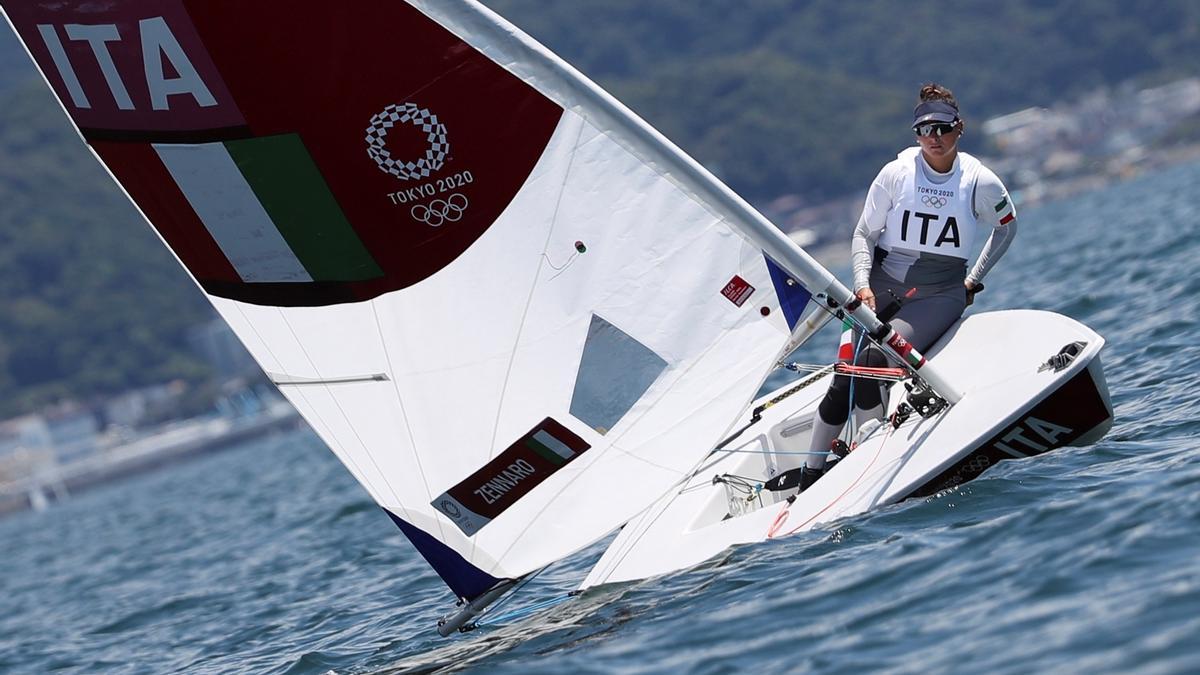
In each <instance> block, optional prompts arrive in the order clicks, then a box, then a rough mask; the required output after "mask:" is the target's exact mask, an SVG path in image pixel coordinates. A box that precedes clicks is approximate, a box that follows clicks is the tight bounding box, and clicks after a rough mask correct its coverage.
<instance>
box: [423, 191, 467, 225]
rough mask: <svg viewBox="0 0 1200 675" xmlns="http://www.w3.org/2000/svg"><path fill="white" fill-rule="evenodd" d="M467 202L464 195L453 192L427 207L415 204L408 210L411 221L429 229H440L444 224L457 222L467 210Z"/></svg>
mask: <svg viewBox="0 0 1200 675" xmlns="http://www.w3.org/2000/svg"><path fill="white" fill-rule="evenodd" d="M468 205H469V202H468V201H467V198H466V196H465V195H462V194H459V193H457V192H455V193H454V194H452V195H450V196H449V197H447V198H446V199H435V200H433V201H432V202H429V205H428V206H426V205H424V204H417V205H416V206H414V207H412V209H410V210H409V213H410V214H412V217H413V220H416V221H417V222H419V223H425V224H426V225H428V226H430V227H441V226H442V225H444V224H445V223H456V222H458V221H459V220H460V219H461V218H462V216H463V213H464V212H465V211H466V210H467V206H468Z"/></svg>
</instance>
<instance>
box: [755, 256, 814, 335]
mask: <svg viewBox="0 0 1200 675" xmlns="http://www.w3.org/2000/svg"><path fill="white" fill-rule="evenodd" d="M763 258H765V259H766V261H767V271H769V272H770V273H771V283H772V284H773V285H774V286H775V295H777V296H779V308H780V309H781V310H782V311H783V317H784V318H785V319H787V324H788V328H790V329H792V330H796V324H798V323H800V317H801V316H803V315H804V306H805V305H807V304H808V301H809V300H812V292H811V291H809V290H808V289H807V288H805V287H804V286H801V285H800V282H799V281H797V280H796V279H793V278H792V277H791V276H789V275H788V273H787V272H785V271H784V270H783V268H782V267H780V266H779V265H777V264H775V261H774V260H771V258H770V256H765V255H764V256H763Z"/></svg>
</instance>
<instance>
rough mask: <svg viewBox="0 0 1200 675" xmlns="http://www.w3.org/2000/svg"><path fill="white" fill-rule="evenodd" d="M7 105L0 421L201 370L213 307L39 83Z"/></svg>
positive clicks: (1, 207)
mask: <svg viewBox="0 0 1200 675" xmlns="http://www.w3.org/2000/svg"><path fill="white" fill-rule="evenodd" d="M2 96H3V100H4V104H3V105H0V364H2V367H0V416H3V415H9V414H15V413H18V412H21V411H25V410H29V409H31V408H34V407H36V406H38V405H40V404H43V403H46V402H49V401H52V400H54V399H56V398H67V397H81V398H87V397H90V396H94V395H102V394H105V393H112V392H118V391H121V390H123V389H126V388H128V387H132V386H138V385H142V384H151V383H157V382H163V381H165V380H168V379H172V378H175V377H195V376H198V375H200V374H202V373H203V372H204V370H205V366H204V365H203V364H201V363H200V362H199V360H198V359H197V358H195V357H194V356H193V355H192V353H191V352H190V351H189V350H188V348H187V341H186V331H187V329H188V328H189V327H191V326H193V325H195V324H197V323H199V322H200V321H202V320H204V319H205V318H207V317H209V316H211V309H209V307H208V303H207V302H206V301H205V300H204V299H203V297H202V296H201V295H200V292H199V291H198V290H197V289H196V288H195V286H194V284H192V282H191V281H189V280H188V278H187V276H186V274H185V273H184V272H183V270H182V268H180V267H179V264H178V263H177V262H175V259H174V258H173V257H172V256H171V254H170V253H169V252H168V251H167V249H166V248H165V247H163V245H162V244H161V243H160V242H159V240H158V238H157V236H156V235H155V234H154V233H153V232H152V231H151V230H150V228H149V227H148V226H147V225H146V224H145V223H144V222H143V221H142V219H141V217H140V216H139V215H138V214H137V211H136V210H134V208H133V206H132V205H131V204H130V203H129V201H128V200H127V199H126V198H125V196H124V195H123V194H121V192H120V191H119V190H118V189H117V188H116V186H115V184H114V183H113V181H112V179H111V178H109V177H108V174H107V173H106V172H105V171H104V169H103V168H102V167H101V166H100V164H99V163H98V162H97V161H96V160H95V159H93V158H92V156H91V154H90V153H89V152H88V151H87V148H86V146H84V144H83V141H82V140H80V139H79V137H78V136H77V135H76V134H75V131H74V130H73V129H72V128H71V127H70V126H69V125H68V123H67V121H66V116H65V114H64V113H63V112H62V110H61V109H60V108H59V107H58V104H57V103H55V102H54V100H53V99H52V98H51V96H50V92H49V90H47V89H46V88H45V86H44V85H43V84H42V82H41V81H40V80H38V81H26V82H25V83H24V84H23V85H20V86H16V87H13V88H10V90H9V91H7V92H4V93H3V94H2Z"/></svg>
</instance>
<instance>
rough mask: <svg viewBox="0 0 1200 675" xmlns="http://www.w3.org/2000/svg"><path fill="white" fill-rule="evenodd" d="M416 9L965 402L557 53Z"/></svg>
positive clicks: (470, 13) (755, 216)
mask: <svg viewBox="0 0 1200 675" xmlns="http://www.w3.org/2000/svg"><path fill="white" fill-rule="evenodd" d="M413 4H414V5H415V6H416V7H417V8H418V9H419V10H421V11H422V12H423V13H425V14H426V15H428V16H430V17H431V18H433V19H434V20H436V21H438V22H439V23H441V24H443V25H444V26H446V27H447V28H449V29H450V30H451V31H453V32H454V33H456V34H458V35H459V36H461V37H463V38H464V39H466V40H467V41H468V42H470V43H472V44H474V45H476V46H477V48H478V49H479V50H480V51H482V52H483V53H484V54H486V55H487V56H488V57H490V58H491V59H492V60H493V61H495V62H496V63H499V64H501V65H502V66H503V67H504V68H505V69H506V70H508V71H509V72H512V73H513V74H515V75H517V76H518V77H521V78H522V79H524V80H526V81H527V82H530V83H532V84H534V85H535V86H537V88H538V89H539V90H540V91H542V92H543V93H544V94H545V95H546V96H548V97H549V98H551V99H552V100H554V101H555V102H557V103H558V104H559V105H561V106H563V107H564V108H567V109H569V110H573V111H575V112H576V113H578V114H580V115H582V116H583V117H585V118H586V119H588V121H589V122H591V123H592V124H593V125H595V126H597V127H598V128H600V129H603V130H606V131H608V132H610V133H611V135H612V137H613V138H614V139H615V140H617V142H619V143H621V144H622V145H624V146H625V147H626V149H627V150H629V151H630V152H631V153H633V154H635V155H637V156H639V157H640V158H641V159H642V160H643V161H645V162H646V163H647V164H649V165H651V166H653V167H654V168H656V169H657V170H658V171H659V173H660V174H662V175H663V176H664V177H665V178H667V179H668V180H670V181H672V182H673V183H674V184H675V185H676V186H677V187H679V188H680V189H681V190H683V191H685V192H686V193H688V194H689V195H690V196H692V197H693V198H695V199H697V200H698V201H700V202H702V203H704V204H706V205H707V206H708V207H709V208H710V209H713V210H714V211H715V212H717V213H719V214H724V215H726V216H727V217H729V218H730V219H731V220H732V221H733V222H734V223H735V224H736V225H737V227H738V228H739V229H740V230H741V231H742V232H743V233H744V234H745V235H746V236H747V237H748V238H749V239H750V240H751V241H752V242H754V244H755V245H757V246H758V247H759V248H761V249H762V250H763V252H764V253H766V254H767V255H768V256H770V257H771V258H772V259H773V260H775V262H776V263H778V264H779V265H780V267H782V268H783V269H784V270H785V271H787V272H788V274H791V275H792V276H793V277H795V278H796V279H798V280H799V281H800V282H801V283H802V284H803V285H804V286H805V287H806V288H808V289H809V290H810V291H812V292H813V294H814V296H815V295H817V294H819V293H822V292H823V293H824V294H825V296H826V298H827V302H826V304H827V308H828V309H829V310H830V311H834V312H836V311H838V310H842V311H844V312H846V313H847V314H849V315H851V316H853V317H854V318H855V319H856V320H857V321H858V322H859V323H860V324H862V326H863V327H864V328H865V329H866V331H867V334H868V335H869V336H870V338H871V339H872V340H873V341H874V342H876V343H877V344H879V345H880V347H882V348H883V349H884V350H885V351H886V352H887V353H889V354H890V355H891V356H892V358H893V359H895V360H896V361H897V362H899V363H900V364H902V365H904V367H906V368H908V369H909V370H910V371H912V372H914V373H917V374H918V375H919V376H920V378H921V379H923V380H924V381H925V382H927V383H928V384H929V386H930V387H932V388H933V390H934V391H935V392H937V394H938V395H940V396H941V397H942V398H944V399H945V400H946V402H948V403H951V404H953V403H957V402H958V401H959V400H960V399H961V398H962V394H961V392H960V391H959V390H958V389H957V388H956V387H955V386H954V385H953V384H952V383H951V382H950V380H948V379H947V378H946V377H945V376H944V375H943V374H942V373H941V372H939V371H938V370H937V369H936V368H935V367H933V366H932V365H931V364H929V363H928V362H927V361H926V360H925V357H924V356H923V355H922V354H921V353H920V352H919V351H917V350H916V349H914V348H913V347H912V345H910V344H909V343H908V342H907V340H905V339H904V337H903V336H901V335H900V334H899V333H898V332H896V330H895V329H894V328H892V326H891V325H890V324H888V323H885V322H883V321H880V320H879V317H877V316H876V315H875V312H873V311H871V309H870V308H869V307H867V306H865V305H864V304H862V302H861V301H860V300H859V299H858V298H857V297H856V296H855V295H854V293H852V292H851V291H850V289H849V288H847V287H846V286H845V285H844V284H842V283H841V282H840V281H838V280H837V278H836V277H834V275H833V273H831V272H830V271H829V270H827V269H825V268H824V267H823V266H822V265H821V264H820V263H818V262H817V261H816V260H814V259H813V258H812V256H810V255H809V254H808V252H807V251H805V250H804V249H803V248H801V247H800V246H798V245H797V244H796V243H795V242H794V241H792V240H791V239H789V238H788V237H787V235H785V234H784V233H783V232H782V231H781V230H780V229H779V228H777V227H775V225H774V224H773V223H771V221H769V220H767V218H766V217H765V216H763V215H762V214H761V213H759V212H758V211H757V210H756V209H755V208H754V207H753V206H751V205H750V204H749V203H748V202H746V200H744V199H742V198H741V197H740V196H738V195H737V194H736V193H735V192H734V191H733V190H731V189H730V188H729V187H728V186H726V185H725V184H724V183H722V182H721V181H720V180H718V179H717V178H716V177H715V176H713V175H712V174H711V173H710V172H709V171H708V170H707V169H705V168H704V167H703V166H701V165H700V163H699V162H697V161H696V160H694V159H692V158H691V157H690V156H688V155H687V154H686V153H684V152H683V151H682V150H680V149H679V147H678V146H676V145H675V144H674V143H672V142H671V141H670V140H669V139H668V138H667V137H666V136H663V135H662V134H661V133H660V132H659V131H658V130H657V129H655V128H654V127H652V126H650V125H649V124H648V123H646V122H645V121H644V120H642V119H641V118H640V117H638V116H637V115H636V114H635V113H634V112H633V111H631V110H630V109H629V108H628V107H626V106H625V105H624V104H622V103H621V102H620V101H618V100H617V99H616V98H614V97H613V96H612V95H611V94H609V93H608V92H606V91H604V90H603V89H601V88H600V87H599V86H598V85H596V84H595V83H594V82H592V81H591V80H589V79H588V78H587V77H585V76H584V75H583V74H582V73H580V72H579V71H578V70H576V69H575V68H574V67H573V66H571V65H570V64H568V63H567V62H566V61H564V60H563V59H562V58H561V57H559V56H558V55H557V54H554V53H553V52H551V51H550V50H549V49H547V48H546V47H544V46H542V45H541V44H539V43H537V42H536V41H534V40H533V39H532V38H530V37H529V36H527V35H526V34H525V33H523V32H522V31H521V30H520V29H518V28H517V27H516V26H513V25H512V24H511V23H509V22H508V21H507V20H506V19H504V17H502V16H500V15H498V14H496V13H495V12H493V11H491V10H490V9H488V8H487V7H484V6H483V5H481V4H479V3H478V2H476V0H438V2H437V3H436V4H435V3H433V2H430V1H429V0H414V2H413Z"/></svg>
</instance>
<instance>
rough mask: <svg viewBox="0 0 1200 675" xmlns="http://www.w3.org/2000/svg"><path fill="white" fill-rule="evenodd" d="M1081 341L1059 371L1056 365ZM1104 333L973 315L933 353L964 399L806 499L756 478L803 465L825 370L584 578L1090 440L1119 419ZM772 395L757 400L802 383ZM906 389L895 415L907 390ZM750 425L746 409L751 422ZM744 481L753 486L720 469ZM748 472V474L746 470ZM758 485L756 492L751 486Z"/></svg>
mask: <svg viewBox="0 0 1200 675" xmlns="http://www.w3.org/2000/svg"><path fill="white" fill-rule="evenodd" d="M1076 342H1080V343H1083V346H1082V347H1081V348H1080V349H1079V351H1078V353H1077V355H1076V356H1075V357H1074V359H1072V360H1070V361H1069V363H1067V364H1066V365H1065V367H1062V368H1061V369H1059V370H1055V369H1053V368H1046V367H1043V366H1044V364H1046V362H1047V361H1048V360H1049V359H1050V357H1052V356H1054V355H1056V354H1058V353H1059V352H1060V350H1062V349H1063V348H1064V347H1066V346H1067V345H1070V344H1072V343H1076ZM1103 345H1104V338H1102V337H1101V336H1100V335H1098V334H1097V333H1095V332H1094V331H1092V330H1091V329H1089V328H1088V327H1087V326H1084V325H1083V324H1081V323H1079V322H1077V321H1075V320H1073V319H1070V318H1067V317H1064V316H1061V315H1058V314H1054V313H1051V312H1042V311H1033V310H1010V311H1001V312H988V313H983V314H976V315H972V316H969V317H966V318H964V319H962V320H961V321H959V322H958V323H957V324H955V326H953V327H952V328H951V329H950V331H948V332H947V334H946V335H945V336H944V337H943V338H942V340H941V341H939V343H938V344H937V345H935V347H934V348H933V349H932V350H930V352H929V359H930V361H932V362H936V363H937V365H938V367H939V368H940V370H941V372H943V373H947V374H948V375H949V376H950V378H951V381H952V383H953V384H954V385H955V386H956V387H957V388H958V389H959V391H961V392H963V394H964V395H963V398H962V400H961V401H959V402H958V403H957V404H955V405H954V406H952V407H950V408H948V409H946V410H943V411H942V412H940V413H938V414H936V415H934V416H932V417H930V418H928V419H926V418H922V417H920V416H919V415H917V414H915V413H914V414H912V415H911V416H910V417H909V418H908V420H907V421H906V422H905V423H903V424H901V425H900V426H899V427H898V428H893V427H892V426H891V425H890V424H884V425H882V426H880V427H879V428H878V429H877V430H876V431H874V432H873V433H870V434H869V435H868V436H867V437H865V438H863V439H860V442H859V445H858V447H857V448H856V449H855V450H854V452H852V453H850V454H849V455H848V456H847V457H846V458H845V459H843V460H842V461H840V462H839V463H838V464H837V465H836V466H834V467H833V468H832V469H831V470H830V471H829V472H828V473H827V474H826V475H825V476H824V477H823V478H821V480H820V481H818V482H817V483H816V484H815V485H814V486H812V487H811V488H809V489H808V490H806V491H805V492H804V493H802V494H799V495H796V496H795V499H794V500H793V501H791V502H789V501H788V497H789V496H792V495H795V490H794V489H793V490H791V491H790V492H778V493H773V492H768V491H765V490H763V491H759V492H757V493H756V492H755V490H754V489H753V487H752V486H754V485H755V484H761V483H763V482H765V481H767V480H768V479H770V478H771V477H773V476H776V475H778V474H779V473H781V472H783V471H786V470H788V469H791V468H795V467H797V466H800V465H801V464H803V461H804V457H805V455H804V454H802V453H803V452H804V451H807V450H808V443H809V436H810V430H811V425H812V416H813V414H814V413H815V411H816V408H817V405H818V404H819V402H820V400H821V397H822V396H823V395H824V393H825V390H826V388H827V386H828V382H829V377H828V375H827V374H826V375H822V376H819V377H816V378H813V379H812V381H811V382H810V383H809V384H808V386H804V387H802V388H800V390H799V391H797V392H795V393H793V394H792V395H790V396H788V397H787V398H785V399H783V400H782V401H780V402H779V403H777V404H775V405H773V406H771V407H769V408H767V409H766V410H765V411H764V412H763V413H762V419H761V421H759V422H758V423H756V424H755V425H753V426H751V427H750V428H749V429H748V430H746V431H745V432H744V433H743V434H742V435H741V436H739V437H738V438H737V439H736V440H735V441H734V442H732V443H730V444H729V445H728V446H726V448H725V450H731V451H735V452H722V451H718V452H716V453H715V454H714V455H713V456H712V457H711V458H710V459H709V460H708V461H707V462H706V463H705V464H703V465H702V467H701V468H700V469H699V470H698V471H697V472H696V473H695V474H694V475H693V476H692V477H691V479H690V480H688V481H687V482H686V483H684V484H683V485H682V487H681V488H679V489H677V490H674V491H672V492H670V493H668V494H667V495H665V496H664V497H663V498H662V499H660V500H658V502H656V503H655V504H653V505H652V506H651V507H650V508H649V509H647V510H646V511H645V512H643V513H642V514H640V515H639V516H638V517H637V518H635V519H634V520H632V521H630V522H629V523H628V524H627V525H626V526H625V528H624V529H623V530H622V531H621V532H620V534H618V536H617V537H616V539H615V540H614V541H613V543H612V544H611V545H610V546H609V548H608V550H607V551H606V552H605V554H604V555H603V556H602V557H601V559H600V561H599V562H598V563H597V564H596V566H595V567H594V568H593V569H592V571H591V573H590V574H589V575H588V577H587V579H585V580H584V582H583V584H582V585H581V587H582V588H588V587H591V586H595V585H598V584H603V583H611V582H620V581H629V580H634V579H643V578H646V577H650V576H654V575H658V574H663V573H666V572H671V571H674V570H678V569H683V568H686V567H690V566H692V565H695V564H698V563H701V562H703V561H705V560H707V559H708V558H711V557H713V556H714V555H716V554H718V553H720V552H721V551H722V550H724V549H726V548H728V547H729V546H733V545H736V544H744V543H753V542H759V541H763V540H765V539H770V538H777V537H782V536H786V535H789V534H795V533H797V532H803V531H805V530H809V529H811V528H813V527H815V526H818V525H821V524H823V523H828V522H830V521H833V520H836V519H838V518H844V517H846V516H852V515H855V514H859V513H863V512H865V511H867V510H869V509H872V508H875V507H877V506H880V505H884V504H892V503H895V502H898V501H900V500H903V499H906V498H908V497H914V496H924V495H930V494H934V493H936V492H938V491H940V490H943V489H947V488H950V487H954V486H955V485H958V484H961V483H963V482H966V481H968V480H971V479H973V478H975V477H976V476H978V475H979V474H980V473H982V472H983V471H984V470H985V469H987V468H988V467H989V466H992V465H993V464H995V463H997V462H999V461H1000V460H1002V459H1016V458H1021V457H1028V456H1032V455H1036V454H1041V453H1043V452H1046V451H1048V450H1050V449H1053V448H1056V447H1061V446H1063V445H1086V444H1089V443H1092V442H1094V441H1096V440H1098V439H1099V438H1100V437H1102V436H1103V435H1104V434H1105V433H1106V432H1107V431H1108V429H1109V428H1110V427H1111V426H1112V404H1111V402H1110V401H1109V397H1108V390H1107V386H1106V385H1105V382H1104V376H1103V370H1102V367H1101V365H1100V359H1099V358H1098V354H1099V352H1100V349H1101V347H1103ZM795 386H796V385H795V384H792V385H788V386H787V387H784V388H782V389H780V390H779V391H776V392H772V393H771V394H769V395H768V396H766V397H764V399H762V400H760V401H757V402H756V404H755V406H756V407H757V405H759V404H761V403H763V402H765V401H768V400H770V399H772V398H775V397H777V396H779V395H780V394H781V393H783V392H784V391H786V390H788V389H791V388H793V387H795ZM905 395H906V392H905V391H904V390H903V389H902V388H901V385H900V384H896V385H893V388H892V392H891V395H890V399H889V401H890V403H889V414H890V413H891V412H892V411H894V410H895V409H896V406H897V405H898V404H899V403H900V402H901V401H902V400H903V399H904V398H905ZM749 421H750V415H749V413H747V415H746V417H745V419H743V420H742V421H741V423H740V424H739V425H738V427H739V428H740V426H741V424H746V423H748V422H749ZM724 475H729V476H736V477H740V479H742V480H743V481H745V483H744V484H743V485H744V486H745V487H743V488H742V489H741V490H739V489H738V488H735V487H731V486H730V485H729V484H728V483H724V482H714V480H713V478H714V476H724ZM735 480H736V479H735ZM747 488H748V489H747Z"/></svg>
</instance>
